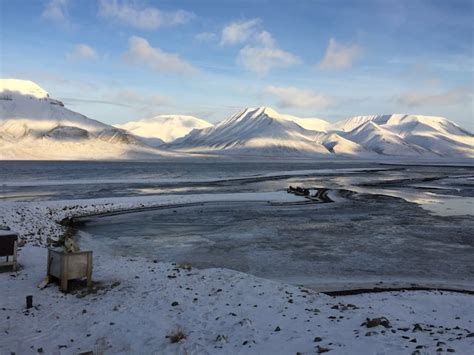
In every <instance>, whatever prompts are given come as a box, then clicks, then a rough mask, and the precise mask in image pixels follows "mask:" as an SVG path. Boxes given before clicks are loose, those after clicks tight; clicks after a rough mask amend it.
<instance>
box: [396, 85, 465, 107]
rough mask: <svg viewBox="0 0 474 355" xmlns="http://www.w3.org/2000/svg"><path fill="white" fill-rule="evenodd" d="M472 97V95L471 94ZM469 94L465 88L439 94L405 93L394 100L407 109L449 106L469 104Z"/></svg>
mask: <svg viewBox="0 0 474 355" xmlns="http://www.w3.org/2000/svg"><path fill="white" fill-rule="evenodd" d="M471 95H472V93H471ZM471 100H472V99H471V98H470V93H469V91H468V90H466V88H465V87H459V88H456V89H452V90H448V91H445V92H441V93H436V94H433V93H426V92H418V91H407V92H404V93H402V94H400V95H399V96H398V97H397V98H396V102H397V103H398V104H399V105H403V106H407V107H420V106H449V105H455V104H459V103H463V102H470V101H471Z"/></svg>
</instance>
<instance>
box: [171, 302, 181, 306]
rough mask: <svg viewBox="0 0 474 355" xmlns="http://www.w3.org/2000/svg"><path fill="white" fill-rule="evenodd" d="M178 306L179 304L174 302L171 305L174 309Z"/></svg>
mask: <svg viewBox="0 0 474 355" xmlns="http://www.w3.org/2000/svg"><path fill="white" fill-rule="evenodd" d="M177 305H179V303H178V302H176V301H174V302H173V303H171V306H172V307H176V306H177Z"/></svg>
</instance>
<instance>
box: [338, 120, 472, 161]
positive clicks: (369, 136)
mask: <svg viewBox="0 0 474 355" xmlns="http://www.w3.org/2000/svg"><path fill="white" fill-rule="evenodd" d="M329 130H331V131H335V132H338V133H339V134H340V135H342V136H343V137H345V138H347V139H349V140H352V141H354V142H357V143H359V144H361V145H362V146H364V147H365V148H367V149H369V150H373V151H376V152H377V153H379V154H386V155H402V156H404V155H420V154H421V155H424V156H427V155H432V156H454V157H459V156H461V157H474V136H473V135H472V134H471V133H470V132H468V131H466V130H464V129H462V128H461V127H459V126H458V125H457V124H455V123H454V122H451V121H449V120H447V119H446V118H443V117H435V116H422V115H404V114H393V115H372V116H356V117H352V118H349V119H347V120H344V121H341V122H338V123H336V124H334V125H332V126H331V127H330V128H329Z"/></svg>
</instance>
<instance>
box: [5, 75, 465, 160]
mask: <svg viewBox="0 0 474 355" xmlns="http://www.w3.org/2000/svg"><path fill="white" fill-rule="evenodd" d="M190 153H193V154H194V155H193V156H195V154H196V153H199V154H203V155H207V156H209V155H219V156H222V155H224V156H229V155H233V156H249V157H250V156H252V157H255V156H257V157H259V156H261V157H275V158H277V157H294V156H298V157H308V158H311V157H316V158H317V157H331V156H343V157H352V158H373V159H380V158H383V159H386V158H389V157H410V158H422V159H424V158H426V159H430V158H450V159H452V158H474V136H473V134H472V133H470V132H468V131H467V130H465V129H463V128H461V127H460V126H458V125H457V124H455V123H454V122H452V121H450V120H448V119H446V118H442V117H433V116H422V115H407V114H389V115H372V116H356V117H351V118H348V119H346V120H343V121H340V122H336V123H330V122H327V121H325V120H322V119H319V118H300V117H296V116H291V115H286V114H280V113H278V112H276V111H275V110H273V109H271V108H269V107H257V108H246V109H243V110H241V111H239V112H237V113H236V114H234V115H232V116H231V117H229V118H227V119H225V120H223V121H221V122H219V123H217V124H215V125H212V124H211V123H209V122H206V121H205V120H202V119H199V118H196V117H193V116H184V115H160V116H155V117H152V118H147V119H141V120H136V121H131V122H128V123H124V124H117V125H115V126H111V125H107V124H105V123H102V122H100V121H96V120H93V119H90V118H88V117H86V116H84V115H81V114H79V113H76V112H74V111H71V110H69V109H67V108H66V107H64V104H63V103H62V102H61V101H59V100H56V99H53V98H51V97H50V96H49V94H48V93H47V92H46V91H45V90H43V89H42V88H41V87H40V86H38V85H37V84H35V83H33V82H31V81H26V80H16V79H1V80H0V159H1V160H7V159H148V158H150V159H153V158H160V157H176V156H190Z"/></svg>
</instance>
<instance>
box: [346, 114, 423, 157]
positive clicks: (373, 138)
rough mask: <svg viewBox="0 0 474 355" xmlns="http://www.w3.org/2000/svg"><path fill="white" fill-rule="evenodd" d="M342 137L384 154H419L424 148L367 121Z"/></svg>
mask: <svg viewBox="0 0 474 355" xmlns="http://www.w3.org/2000/svg"><path fill="white" fill-rule="evenodd" d="M344 137H345V138H346V139H349V140H350V141H352V142H357V143H358V144H360V145H361V146H363V147H364V148H365V149H367V150H370V151H374V152H376V153H378V154H384V155H420V154H424V153H426V151H425V149H423V148H421V147H418V146H416V145H413V144H409V143H408V142H406V141H405V140H404V139H403V138H401V137H399V136H398V135H396V134H395V133H392V132H391V131H389V130H387V129H385V128H382V127H381V126H378V125H377V124H375V123H373V122H372V121H367V122H365V123H363V124H362V125H360V126H359V127H357V128H355V129H354V130H352V131H350V132H349V133H347V134H345V135H344Z"/></svg>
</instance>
